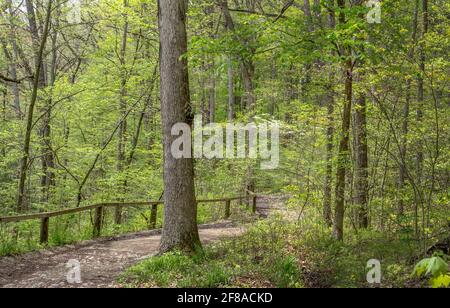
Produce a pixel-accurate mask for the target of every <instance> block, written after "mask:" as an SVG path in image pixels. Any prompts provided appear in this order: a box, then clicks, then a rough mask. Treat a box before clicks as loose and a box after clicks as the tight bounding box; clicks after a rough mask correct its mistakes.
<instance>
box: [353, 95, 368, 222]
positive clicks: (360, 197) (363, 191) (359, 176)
mask: <svg viewBox="0 0 450 308" xmlns="http://www.w3.org/2000/svg"><path fill="white" fill-rule="evenodd" d="M360 95H361V96H360V97H359V98H358V99H357V100H356V106H355V123H354V125H355V137H354V138H355V144H356V148H355V152H356V153H355V154H356V168H355V169H356V170H355V176H356V177H355V193H356V198H355V203H356V206H357V208H358V222H359V227H360V228H362V229H367V228H368V227H369V209H368V200H369V197H368V191H369V157H368V145H367V101H366V97H365V95H364V94H360Z"/></svg>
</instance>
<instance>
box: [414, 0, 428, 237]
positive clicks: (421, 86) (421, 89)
mask: <svg viewBox="0 0 450 308" xmlns="http://www.w3.org/2000/svg"><path fill="white" fill-rule="evenodd" d="M428 26H429V20H428V0H422V41H421V43H420V59H419V68H420V74H419V78H418V81H417V82H418V98H417V100H418V105H417V122H418V126H419V128H420V129H421V128H422V125H423V118H424V112H423V109H424V104H425V82H424V80H425V74H426V54H425V45H426V44H425V36H426V34H427V33H428ZM416 161H417V183H418V187H419V194H420V197H419V200H420V202H421V205H422V207H423V206H424V204H423V200H424V196H423V187H422V184H423V162H424V152H423V140H422V136H420V134H419V142H418V145H417V158H416ZM416 207H418V205H416ZM417 212H418V209H416V213H417ZM423 212H424V209H423ZM422 214H423V215H425V214H424V213H422ZM416 216H418V215H416ZM416 218H417V217H416ZM423 227H425V226H423ZM418 231H419V230H416V233H418Z"/></svg>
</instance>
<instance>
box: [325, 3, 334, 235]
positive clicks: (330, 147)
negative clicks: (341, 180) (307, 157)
mask: <svg viewBox="0 0 450 308" xmlns="http://www.w3.org/2000/svg"><path fill="white" fill-rule="evenodd" d="M327 4H328V6H329V9H328V27H329V28H330V29H334V28H336V14H335V11H334V0H329V1H328V3H327ZM334 78H335V76H334V69H333V67H332V63H330V64H329V81H328V89H327V93H328V94H327V122H328V128H327V156H326V157H327V158H326V159H327V162H326V176H325V190H324V204H323V217H324V220H325V223H326V224H327V226H328V227H331V226H332V225H333V218H332V215H333V213H332V210H331V203H332V185H333V156H334V132H335V129H334V104H335V98H334V96H335V93H334Z"/></svg>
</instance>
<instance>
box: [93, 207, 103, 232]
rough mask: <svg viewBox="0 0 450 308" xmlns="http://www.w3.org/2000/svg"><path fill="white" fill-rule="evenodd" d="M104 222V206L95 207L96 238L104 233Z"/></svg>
mask: <svg viewBox="0 0 450 308" xmlns="http://www.w3.org/2000/svg"><path fill="white" fill-rule="evenodd" d="M102 222H103V206H99V207H98V208H96V209H95V218H94V238H97V237H100V235H101V234H102Z"/></svg>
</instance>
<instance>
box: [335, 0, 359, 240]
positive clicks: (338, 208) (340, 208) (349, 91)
mask: <svg viewBox="0 0 450 308" xmlns="http://www.w3.org/2000/svg"><path fill="white" fill-rule="evenodd" d="M345 2H346V1H345V0H338V1H337V4H338V7H339V9H340V13H339V23H340V24H341V25H345V24H346V22H347V20H346V14H345V8H346V5H345ZM340 54H341V56H344V57H345V62H344V74H345V98H344V107H343V114H342V128H341V135H340V142H339V154H338V162H337V171H336V174H337V179H336V200H335V203H336V205H335V213H334V214H335V217H334V226H333V235H334V237H335V238H336V239H337V240H343V239H344V214H345V193H346V186H347V185H346V175H347V169H348V163H349V161H348V159H349V150H350V145H349V143H350V124H351V115H352V104H353V68H354V65H353V60H352V58H351V49H350V48H349V47H345V46H344V47H342V48H341V50H340Z"/></svg>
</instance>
